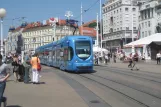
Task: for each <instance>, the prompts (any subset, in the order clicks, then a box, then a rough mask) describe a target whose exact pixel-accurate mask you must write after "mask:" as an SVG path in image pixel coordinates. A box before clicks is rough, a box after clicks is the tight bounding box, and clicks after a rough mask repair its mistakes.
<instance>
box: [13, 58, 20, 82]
mask: <svg viewBox="0 0 161 107" xmlns="http://www.w3.org/2000/svg"><path fill="white" fill-rule="evenodd" d="M12 66H13V74H14V77H15V79H16V80H15V82H17V81H19V70H20V69H19V62H18V57H17V55H14V56H13V62H12Z"/></svg>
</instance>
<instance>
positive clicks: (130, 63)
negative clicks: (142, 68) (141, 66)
mask: <svg viewBox="0 0 161 107" xmlns="http://www.w3.org/2000/svg"><path fill="white" fill-rule="evenodd" d="M132 61H133V57H132V53H131V54H130V55H129V65H128V67H132Z"/></svg>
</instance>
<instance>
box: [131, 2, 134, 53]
mask: <svg viewBox="0 0 161 107" xmlns="http://www.w3.org/2000/svg"><path fill="white" fill-rule="evenodd" d="M131 14H132V15H131V30H132V31H131V33H132V34H131V36H132V42H134V37H133V0H131ZM131 51H132V54H134V45H133V43H132V50H131Z"/></svg>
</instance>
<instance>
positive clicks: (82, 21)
mask: <svg viewBox="0 0 161 107" xmlns="http://www.w3.org/2000/svg"><path fill="white" fill-rule="evenodd" d="M82 9H83V7H82V3H81V32H80V33H81V35H83V16H82V15H83V11H82Z"/></svg>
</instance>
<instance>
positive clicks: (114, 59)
mask: <svg viewBox="0 0 161 107" xmlns="http://www.w3.org/2000/svg"><path fill="white" fill-rule="evenodd" d="M113 61H114V63H116V53H114V54H113Z"/></svg>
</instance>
